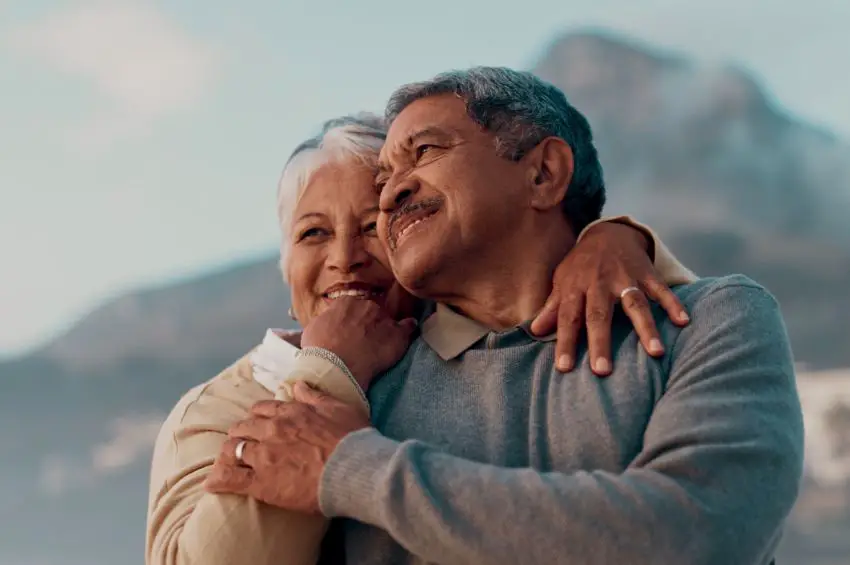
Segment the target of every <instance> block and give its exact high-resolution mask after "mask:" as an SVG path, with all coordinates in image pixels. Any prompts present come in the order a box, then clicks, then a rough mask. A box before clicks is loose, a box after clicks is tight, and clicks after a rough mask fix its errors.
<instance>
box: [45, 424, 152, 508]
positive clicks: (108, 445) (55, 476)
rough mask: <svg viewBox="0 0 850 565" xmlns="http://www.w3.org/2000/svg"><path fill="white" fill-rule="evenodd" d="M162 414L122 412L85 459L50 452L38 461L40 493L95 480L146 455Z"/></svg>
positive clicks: (49, 492) (63, 489) (82, 484)
mask: <svg viewBox="0 0 850 565" xmlns="http://www.w3.org/2000/svg"><path fill="white" fill-rule="evenodd" d="M164 420H165V414H162V413H159V412H152V413H148V414H136V415H129V416H124V417H121V418H117V419H115V420H113V421H112V422H111V423H110V424H109V429H110V431H111V434H110V437H109V439H107V440H106V441H104V442H102V443H99V444H96V445H94V446H93V447H92V448H91V450H90V452H89V455H88V457H87V458H86V459H83V460H80V459H73V458H70V457H67V456H62V455H56V454H52V455H49V456H47V457H45V459H44V461H43V462H42V465H41V473H40V476H39V485H40V487H41V490H42V492H43V493H45V494H48V495H59V494H62V493H64V492H67V491H69V490H72V489H75V488H81V487H86V486H90V485H92V484H95V483H96V482H97V480H98V479H100V478H102V477H105V476H108V475H110V474H113V473H117V472H120V471H121V470H122V469H125V468H127V467H129V466H130V465H132V464H134V463H136V462H137V461H139V460H140V459H141V458H149V457H150V454H151V449H152V447H153V444H154V442H155V441H156V436H157V434H158V433H159V429H160V426H162V422H163V421H164Z"/></svg>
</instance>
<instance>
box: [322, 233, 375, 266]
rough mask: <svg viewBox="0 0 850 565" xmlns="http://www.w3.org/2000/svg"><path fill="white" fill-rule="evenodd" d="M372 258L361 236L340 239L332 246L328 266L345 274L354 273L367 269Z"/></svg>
mask: <svg viewBox="0 0 850 565" xmlns="http://www.w3.org/2000/svg"><path fill="white" fill-rule="evenodd" d="M370 259H371V256H370V255H369V252H368V251H367V250H366V247H365V246H364V245H363V238H362V237H360V236H359V235H352V236H343V237H338V238H336V240H335V241H334V242H333V245H331V250H330V253H329V254H328V266H329V267H330V268H331V269H333V270H335V271H340V272H343V273H353V272H355V271H357V270H359V269H362V268H364V267H367V266H368V265H369V261H370Z"/></svg>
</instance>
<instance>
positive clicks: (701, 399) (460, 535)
mask: <svg viewBox="0 0 850 565" xmlns="http://www.w3.org/2000/svg"><path fill="white" fill-rule="evenodd" d="M729 281H730V279H726V282H725V283H723V282H720V283H718V284H717V285H715V286H713V287H711V288H710V289H708V291H707V292H706V294H705V295H704V296H703V297H702V298H701V299H700V300H699V301H698V302H697V303H696V304H695V306H694V308H693V317H692V320H693V321H692V323H691V324H690V325H689V326H688V327H686V328H684V329H682V330H681V332H680V334H679V336H678V338H677V339H676V341H675V343H673V344H672V348H671V359H672V363H671V366H670V377H669V381H668V386H667V389H666V391H665V393H664V395H663V397H662V398H661V400H660V401H659V402H658V404H657V405H656V407H655V410H654V412H653V415H652V417H651V420H650V422H649V424H648V426H647V429H646V432H645V442H644V449H643V450H642V452H641V453H640V454H639V455H638V457H636V458H635V460H634V461H633V462H632V463H631V464H630V465H629V467H628V469H626V470H625V471H624V472H622V473H609V472H602V471H593V470H588V471H586V472H578V473H572V474H564V473H557V472H549V473H541V472H538V471H536V470H534V469H527V468H526V469H509V468H500V467H496V466H492V465H486V464H480V463H475V462H472V461H468V460H465V459H462V458H459V457H454V456H451V455H448V454H445V453H443V452H440V451H438V450H436V449H434V448H432V447H430V446H428V445H426V444H424V443H421V442H418V441H405V442H401V443H399V442H396V441H393V440H390V439H388V438H385V437H383V436H381V435H380V434H379V433H378V432H376V431H374V430H363V431H359V432H356V433H353V434H350V435H349V436H348V437H346V438H345V439H344V440H343V441H342V442H341V443H340V444H339V446H338V447H337V449H336V450H335V451H334V453H333V454H332V455H331V457H330V460H329V461H328V462H327V465H326V467H325V471H324V474H323V476H322V482H321V490H320V505H321V508H322V511H323V512H324V513H325V514H326V515H328V516H346V517H350V518H354V519H356V520H359V521H362V522H366V523H369V524H372V525H375V526H377V527H379V528H382V529H384V530H386V531H387V532H389V534H390V535H391V536H392V537H393V538H394V539H395V540H396V541H398V543H400V544H401V545H402V546H404V547H405V548H407V549H408V550H409V551H411V552H412V553H414V554H416V555H418V556H419V557H420V558H422V559H423V560H425V561H433V562H438V563H442V564H451V563H527V564H536V563H539V564H551V563H571V564H572V563H600V564H614V563H616V564H619V563H630V564H635V565H641V564H646V565H650V564H657V563H689V564H695V565H701V564H705V565H715V564H717V563H723V564H724V565H736V564H741V565H744V564H746V565H752V564H754V563H767V562H769V561H770V558H771V556H770V552H772V551H773V549H774V548H775V544H776V541H777V539H778V537H779V536H780V532H781V527H782V524H783V521H784V519H785V518H786V516H787V514H788V512H789V511H790V509H791V507H792V505H793V502H794V500H795V498H796V495H797V492H798V483H799V480H800V477H801V473H802V455H803V454H802V441H803V439H802V416H801V409H800V405H799V399H798V396H797V391H796V385H795V378H794V370H793V363H792V357H791V352H790V349H789V346H788V339H787V335H786V332H785V327H784V324H783V321H782V319H781V316H780V313H779V307H778V305H777V303H776V301H775V300H774V299H773V298H772V297H771V296H770V295H769V294H768V293H767V292H765V291H764V290H763V289H761V288H760V287H758V286H757V285H755V284H753V283H751V282H749V281H748V279H745V278H743V277H736V278H733V279H731V281H732V282H729Z"/></svg>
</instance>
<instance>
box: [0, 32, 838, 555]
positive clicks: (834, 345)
mask: <svg viewBox="0 0 850 565" xmlns="http://www.w3.org/2000/svg"><path fill="white" fill-rule="evenodd" d="M534 71H535V72H536V73H537V74H539V75H540V76H541V77H543V78H545V79H547V80H549V81H551V82H553V83H555V84H557V85H558V86H560V87H561V88H562V89H564V91H565V92H566V93H567V95H568V97H569V98H570V99H571V101H572V102H573V103H574V104H575V105H576V106H577V107H579V108H580V109H581V110H582V111H583V112H585V114H586V115H587V116H588V118H589V119H590V121H591V123H592V125H593V126H594V130H595V134H596V139H597V144H598V147H599V150H600V155H601V158H602V161H603V165H604V166H605V170H606V176H607V182H608V185H609V193H610V199H609V201H610V205H609V212H611V213H614V212H617V213H620V212H625V213H631V214H634V215H636V216H637V217H638V218H640V219H642V220H644V221H647V222H648V223H650V224H651V225H653V227H655V228H656V229H657V230H658V232H659V233H660V234H661V235H662V236H663V238H664V239H665V241H666V242H667V243H668V244H669V246H670V247H671V248H672V249H673V251H674V252H675V253H676V254H677V255H678V256H679V257H680V258H681V259H683V260H684V261H685V262H686V263H687V264H688V265H689V266H691V267H693V268H694V269H695V270H696V271H697V272H698V273H700V274H720V273H729V272H743V273H746V274H749V275H750V276H752V277H753V278H755V279H757V280H758V281H760V282H762V283H763V284H765V285H766V286H767V287H768V288H769V289H770V290H771V291H772V292H774V294H776V295H777V297H778V298H779V300H780V302H781V304H782V307H783V311H784V313H785V316H786V319H787V321H788V326H789V330H790V333H791V336H792V341H793V344H794V349H795V353H796V356H797V358H798V360H799V361H800V363H801V365H803V364H804V365H805V366H806V369H805V370H803V371H801V375H800V380H799V382H800V388H801V394H802V396H803V401H804V405H805V411H806V427H807V437H808V440H807V442H808V448H807V471H806V474H807V476H806V481H805V484H804V485H803V491H802V496H801V499H800V502H799V504H798V506H797V508H796V509H795V512H794V515H793V517H792V520H791V523H790V524H789V529H788V535H787V536H786V540H785V543H784V545H783V553H782V559H781V560H780V563H803V562H805V563H809V564H812V565H832V564H837V563H847V562H848V561H850V542H848V539H850V536H848V535H847V533H848V532H850V511H848V508H850V435H848V434H850V395H848V393H847V391H848V390H850V384H848V383H850V371H848V370H841V369H836V368H839V367H848V366H850V347H848V346H850V332H848V331H847V330H848V323H847V320H848V319H850V295H849V294H848V292H847V289H850V222H846V221H845V220H844V218H845V217H846V216H847V215H848V214H850V169H848V167H850V165H848V163H850V159H847V157H848V156H850V151H848V146H847V145H846V144H845V143H843V142H842V141H841V140H838V139H836V138H835V137H833V136H831V135H829V134H828V133H826V132H823V131H819V130H817V129H814V128H812V127H809V126H807V125H806V124H804V123H801V122H799V121H798V120H795V119H793V118H792V117H790V116H789V115H788V114H787V113H786V112H784V111H783V110H782V109H781V108H780V107H779V106H778V104H777V103H776V102H775V101H773V100H772V99H771V97H770V96H769V95H768V94H767V93H765V92H764V90H763V89H762V88H761V87H760V86H759V85H758V84H757V83H756V82H755V81H754V80H753V79H752V78H751V77H750V76H749V75H748V74H747V73H745V72H743V71H741V70H740V69H735V68H726V67H723V68H708V67H706V66H703V65H700V64H697V63H694V62H692V61H689V60H687V59H685V58H683V57H680V56H677V55H671V54H668V53H663V52H659V51H657V50H655V49H653V48H650V47H647V46H646V45H643V44H640V43H638V42H635V41H632V40H625V39H623V38H620V37H617V36H612V35H610V34H607V33H604V32H583V33H572V34H567V35H565V36H563V37H560V38H557V39H556V40H555V41H553V42H552V44H551V45H550V48H549V49H548V50H547V51H546V53H545V54H544V56H543V57H542V58H541V59H540V61H539V62H538V64H537V65H536V66H535V67H534ZM287 308H288V297H287V295H286V290H285V288H284V286H283V284H282V282H281V276H280V273H279V271H278V269H277V265H276V258H275V257H274V256H273V254H270V255H269V257H268V258H266V259H260V260H255V261H248V262H245V263H242V264H238V265H231V266H229V267H227V268H224V269H220V270H218V271H215V272H210V273H204V274H201V275H199V276H198V277H195V278H192V279H189V280H185V281H182V282H179V283H176V284H169V285H163V286H161V287H158V288H148V289H142V290H139V291H138V292H133V293H130V294H128V295H126V296H121V297H118V298H116V299H114V300H111V301H109V302H107V303H105V304H104V305H103V306H102V307H100V308H98V309H96V310H95V311H93V312H91V313H90V314H89V315H88V316H86V317H84V318H83V319H82V320H80V322H79V323H78V324H77V325H76V326H74V327H73V328H71V329H70V330H69V331H68V332H67V333H65V334H64V335H61V336H59V337H58V338H56V339H55V340H53V341H51V342H50V343H48V344H45V345H44V347H41V348H39V349H38V350H36V351H34V352H33V353H31V354H29V355H27V356H25V357H22V358H20V359H14V360H11V361H8V362H5V363H2V364H0V441H2V445H3V446H4V457H3V458H2V460H0V469H2V476H3V477H5V478H6V480H5V481H3V482H2V483H0V500H2V501H3V504H0V521H2V523H3V524H4V526H5V527H4V528H3V530H2V531H0V565H7V564H14V565H20V564H22V563H23V564H30V563H40V564H46V565H53V564H57V563H62V564H63V565H75V564H78V563H79V564H83V563H85V564H86V565H98V564H101V563H102V564H114V563H127V562H135V563H141V561H142V558H141V552H142V544H143V532H144V518H145V516H144V514H145V510H144V509H145V507H146V496H147V492H146V490H147V474H148V465H149V458H150V447H151V443H152V441H153V438H154V436H155V434H156V432H157V430H158V427H159V425H160V422H161V421H162V419H163V418H164V416H165V414H166V413H167V412H168V411H169V410H170V408H171V407H172V406H173V405H174V403H175V402H176V400H177V399H178V398H179V397H180V395H182V394H183V393H184V392H185V391H186V390H188V389H189V388H191V387H193V386H195V385H197V384H199V383H201V382H203V381H204V380H206V379H208V378H210V377H212V376H213V375H215V374H216V373H218V372H219V371H220V370H221V369H222V368H224V367H225V366H227V365H228V364H229V363H231V362H232V361H234V360H235V359H236V358H238V357H239V356H241V355H242V354H243V353H245V352H246V351H247V350H248V349H249V348H250V347H251V346H253V345H255V344H256V343H257V342H258V341H259V339H261V337H262V334H263V331H264V329H265V328H266V327H269V326H278V327H281V326H282V327H286V326H287V325H288V324H290V323H291V321H290V320H289V318H288V316H287V315H286V311H287ZM46 532H49V543H46V539H47V538H46V536H47V534H46Z"/></svg>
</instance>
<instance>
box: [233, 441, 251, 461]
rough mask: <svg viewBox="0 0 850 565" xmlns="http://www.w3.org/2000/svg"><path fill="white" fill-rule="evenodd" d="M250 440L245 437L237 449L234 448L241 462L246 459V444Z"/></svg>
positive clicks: (234, 453)
mask: <svg viewBox="0 0 850 565" xmlns="http://www.w3.org/2000/svg"><path fill="white" fill-rule="evenodd" d="M247 443H248V442H247V441H245V440H244V439H243V440H242V441H240V442H239V443H237V444H236V449H234V450H233V455H234V456H236V460H237V461H239V462H240V463H242V464H244V463H245V460H244V459H242V456H243V455H245V445H246V444H247Z"/></svg>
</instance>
